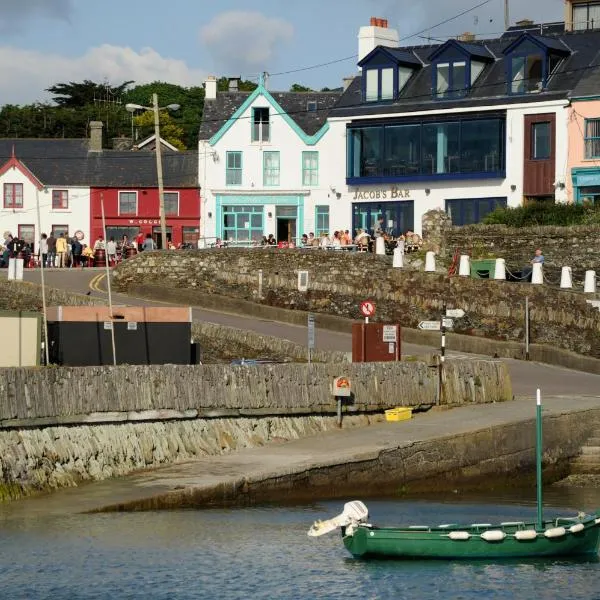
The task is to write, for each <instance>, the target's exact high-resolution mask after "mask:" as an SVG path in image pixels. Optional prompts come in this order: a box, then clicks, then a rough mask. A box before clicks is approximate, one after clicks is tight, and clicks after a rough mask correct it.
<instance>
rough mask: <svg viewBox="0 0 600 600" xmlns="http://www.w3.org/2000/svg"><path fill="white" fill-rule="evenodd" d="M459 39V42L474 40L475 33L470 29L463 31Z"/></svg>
mask: <svg viewBox="0 0 600 600" xmlns="http://www.w3.org/2000/svg"><path fill="white" fill-rule="evenodd" d="M457 39H458V41H459V42H474V41H475V34H474V33H471V32H470V31H465V32H464V33H461V34H460V35H459V36H458V38H457Z"/></svg>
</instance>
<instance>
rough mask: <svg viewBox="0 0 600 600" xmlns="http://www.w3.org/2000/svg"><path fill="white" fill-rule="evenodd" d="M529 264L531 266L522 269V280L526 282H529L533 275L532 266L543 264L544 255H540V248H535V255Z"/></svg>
mask: <svg viewBox="0 0 600 600" xmlns="http://www.w3.org/2000/svg"><path fill="white" fill-rule="evenodd" d="M529 264H530V265H531V266H529V265H528V266H527V267H525V268H524V269H523V279H525V280H526V281H531V275H532V273H533V265H535V264H541V265H543V264H544V255H543V254H542V249H541V248H536V250H535V254H534V256H533V258H532V259H531V261H530V262H529Z"/></svg>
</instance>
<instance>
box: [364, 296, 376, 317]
mask: <svg viewBox="0 0 600 600" xmlns="http://www.w3.org/2000/svg"><path fill="white" fill-rule="evenodd" d="M360 312H361V313H362V314H363V316H364V317H372V316H373V315H374V314H375V303H374V302H373V301H372V300H364V301H363V302H361V303H360Z"/></svg>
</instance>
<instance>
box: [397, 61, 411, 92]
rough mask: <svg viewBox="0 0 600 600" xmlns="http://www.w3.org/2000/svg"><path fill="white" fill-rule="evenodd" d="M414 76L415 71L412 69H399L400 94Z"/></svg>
mask: <svg viewBox="0 0 600 600" xmlns="http://www.w3.org/2000/svg"><path fill="white" fill-rule="evenodd" d="M412 74H413V70H412V69H411V68H410V67H398V93H400V92H401V91H402V90H403V89H404V86H405V85H406V84H407V83H408V80H409V79H410V78H411V77H412Z"/></svg>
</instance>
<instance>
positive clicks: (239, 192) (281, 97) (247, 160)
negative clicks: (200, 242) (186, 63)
mask: <svg viewBox="0 0 600 600" xmlns="http://www.w3.org/2000/svg"><path fill="white" fill-rule="evenodd" d="M205 91H206V95H205V102H204V113H203V122H202V126H201V129H200V144H199V183H200V186H201V195H202V216H201V224H202V237H203V238H205V240H206V241H207V242H208V243H210V242H211V241H214V239H215V238H221V239H226V240H231V241H234V242H238V243H241V244H243V243H247V242H249V241H255V242H259V241H260V240H261V238H262V237H263V236H266V235H269V234H273V235H274V236H275V237H276V239H277V240H278V241H283V242H297V241H298V239H299V237H300V236H301V235H302V234H303V233H307V234H308V233H309V232H314V233H315V234H316V235H318V234H319V233H320V232H322V231H324V232H327V233H329V231H330V229H332V228H339V227H342V225H344V224H346V223H347V222H348V219H347V218H344V221H343V223H342V222H340V223H335V222H333V221H332V220H331V219H330V214H331V212H330V211H331V210H332V209H331V208H330V207H331V206H333V205H335V204H336V203H338V202H339V197H340V191H339V190H336V189H335V188H334V186H333V185H332V181H333V180H332V179H331V175H332V174H333V173H334V172H336V171H338V170H339V169H338V167H337V164H336V163H337V161H339V160H342V161H343V153H342V154H341V155H332V154H331V153H330V152H328V151H327V150H326V149H327V148H328V147H330V146H331V144H330V141H329V138H330V137H331V133H330V131H329V130H330V125H329V123H328V122H327V115H328V114H329V111H330V110H331V108H332V107H333V106H334V105H335V103H336V102H337V101H338V99H339V97H340V95H341V94H340V92H307V93H290V92H277V93H276V92H269V91H267V89H266V87H265V85H264V82H263V80H262V79H261V81H260V84H259V86H258V87H257V88H256V90H254V91H253V92H240V91H238V90H237V80H231V81H230V89H229V91H227V92H217V82H216V80H215V79H214V78H209V79H208V80H207V81H206V83H205ZM333 147H337V145H336V144H333ZM342 149H343V145H342Z"/></svg>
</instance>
